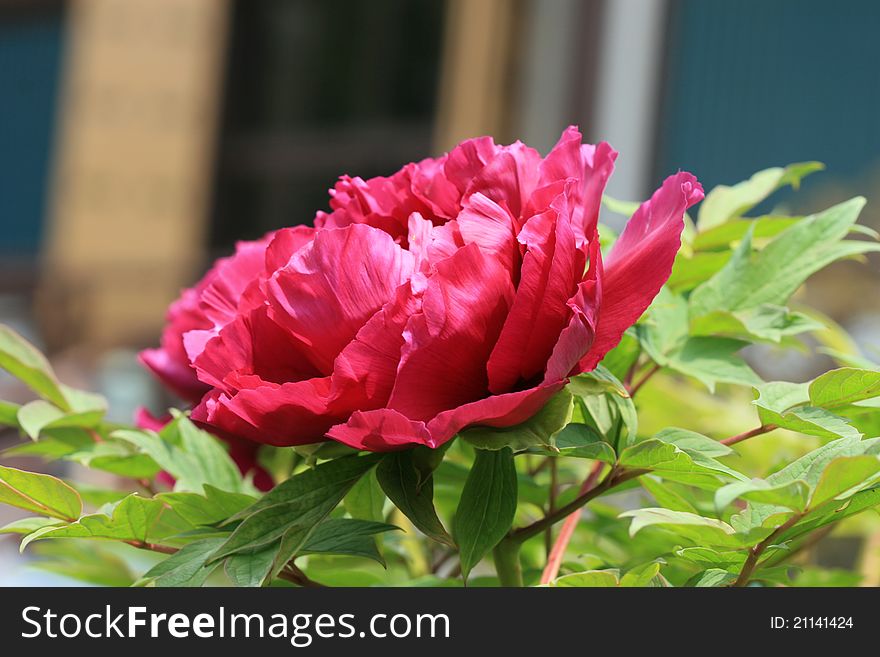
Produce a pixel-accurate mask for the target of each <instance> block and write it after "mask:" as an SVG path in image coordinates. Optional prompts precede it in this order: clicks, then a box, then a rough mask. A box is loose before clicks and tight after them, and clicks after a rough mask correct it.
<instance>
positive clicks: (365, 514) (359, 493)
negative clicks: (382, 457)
mask: <svg viewBox="0 0 880 657" xmlns="http://www.w3.org/2000/svg"><path fill="white" fill-rule="evenodd" d="M342 504H343V506H345V510H346V511H348V513H349V515H351V517H352V518H358V519H360V520H372V521H374V522H381V521H382V520H384V519H385V514H384V511H383V509H384V508H385V493H384V492H382V488H381V487H380V486H379V481H378V479H377V478H376V471H375V470H372V471H370V472H369V473H368V474H367V475H365V476H363V477H361V478H360V479H359V480H358V482H357V483H356V484H355V485H354V486H352V488H351V490H350V491H348V495H346V496H345V499H343V500H342Z"/></svg>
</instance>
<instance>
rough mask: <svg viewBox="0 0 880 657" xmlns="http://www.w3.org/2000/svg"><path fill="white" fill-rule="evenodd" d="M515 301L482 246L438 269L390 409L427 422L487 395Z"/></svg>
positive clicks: (413, 326) (410, 332)
mask: <svg viewBox="0 0 880 657" xmlns="http://www.w3.org/2000/svg"><path fill="white" fill-rule="evenodd" d="M512 298H513V284H512V283H511V280H510V276H509V274H508V272H507V271H506V270H505V269H504V267H503V265H502V264H501V263H499V262H498V261H497V260H495V259H493V258H491V257H489V256H487V255H486V254H484V253H483V252H482V251H481V250H480V248H479V247H478V246H477V245H476V244H469V245H468V246H465V247H463V248H462V249H460V250H458V251H457V252H456V253H455V255H453V256H452V257H450V258H447V259H446V260H443V261H441V262H440V263H438V264H437V267H436V272H435V273H434V274H433V275H432V276H431V277H430V278H429V279H428V284H427V289H426V290H425V293H424V296H423V298H422V311H421V312H420V313H418V314H416V315H413V316H412V317H411V318H410V319H409V321H408V322H407V325H406V329H405V330H404V333H403V335H404V340H405V341H406V344H405V345H404V347H403V350H402V356H401V359H400V366H399V368H398V373H397V381H396V383H395V385H394V391H393V392H392V394H391V399H390V401H389V403H388V407H389V408H393V409H395V410H398V411H400V412H401V413H403V414H404V415H406V416H407V417H409V418H411V419H414V420H427V419H429V418H432V417H434V416H435V415H437V414H438V413H441V412H442V411H444V410H447V409H450V408H455V407H457V406H460V405H462V404H465V403H467V402H470V401H473V400H474V399H479V398H480V397H482V396H485V395H486V393H487V392H488V381H487V375H486V360H487V359H488V357H489V353H490V352H491V349H492V345H493V344H494V343H495V340H496V339H497V337H498V333H499V332H500V330H501V326H502V324H503V322H504V318H505V317H506V316H507V312H508V309H509V307H510V303H511V300H512Z"/></svg>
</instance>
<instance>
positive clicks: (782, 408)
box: [752, 381, 862, 438]
mask: <svg viewBox="0 0 880 657" xmlns="http://www.w3.org/2000/svg"><path fill="white" fill-rule="evenodd" d="M755 390H756V391H757V392H758V398H757V399H756V400H755V401H754V402H752V403H753V404H755V406H757V407H758V417H759V418H760V420H761V424H763V425H765V426H767V425H771V424H773V425H776V426H777V427H780V428H782V429H789V430H790V431H797V432H800V433H805V434H807V435H810V436H820V437H823V438H839V437H849V438H861V435H862V434H861V432H859V431H858V430H857V429H856V428H855V427H853V426H852V425H850V424H849V422H847V420H846V419H845V418H842V417H840V416H838V415H835V414H833V413H831V412H830V411H827V410H825V409H824V408H817V407H815V406H807V405H805V404H806V403H807V402H809V389H808V387H807V384H803V383H788V382H786V381H773V382H770V383H765V384H763V385H760V386H756V388H755Z"/></svg>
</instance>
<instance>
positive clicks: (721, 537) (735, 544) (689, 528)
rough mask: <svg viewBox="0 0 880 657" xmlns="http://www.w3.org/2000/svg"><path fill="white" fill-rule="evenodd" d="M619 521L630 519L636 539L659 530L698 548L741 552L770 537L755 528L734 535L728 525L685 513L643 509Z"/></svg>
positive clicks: (624, 514)
mask: <svg viewBox="0 0 880 657" xmlns="http://www.w3.org/2000/svg"><path fill="white" fill-rule="evenodd" d="M620 517H621V518H632V524H630V527H629V535H630V536H635V535H636V534H638V533H639V532H640V531H641V530H642V529H645V528H646V527H661V528H663V529H666V530H669V531H671V532H673V533H674V534H675V536H676V537H677V538H679V539H684V540H686V541H690V542H691V543H693V544H695V545H698V546H710V547H712V546H718V547H729V548H740V547H744V546H747V545H751V544H752V543H754V542H756V540H760V538H763V537H765V536H767V535H769V534H770V531H771V530H769V529H760V528H756V529H755V530H752V531H751V532H749V533H737V531H736V530H735V529H734V528H733V527H732V526H731V525H729V524H727V523H726V522H724V521H722V520H716V519H715V518H706V517H704V516H700V515H696V514H694V513H686V512H684V511H671V510H669V509H660V508H644V509H636V510H634V511H625V512H624V513H622V514H620Z"/></svg>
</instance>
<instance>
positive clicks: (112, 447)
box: [37, 438, 162, 479]
mask: <svg viewBox="0 0 880 657" xmlns="http://www.w3.org/2000/svg"><path fill="white" fill-rule="evenodd" d="M45 442H46V439H45V438H44V439H42V440H41V441H40V442H39V443H37V444H42V443H45ZM63 458H65V459H67V460H69V461H76V462H77V463H81V464H82V465H85V466H87V467H89V468H92V469H95V470H103V471H105V472H112V473H113V474H117V475H120V476H122V477H131V478H132V479H152V478H153V477H155V476H156V475H157V474H158V473H159V472H160V471H161V470H162V468H160V467H159V464H158V463H156V461H154V460H153V459H152V458H151V457H150V456H148V455H147V454H142V453H137V452H136V451H135V450H134V448H133V447H132V446H131V445H130V444H129V443H127V442H125V441H122V440H116V439H113V438H111V439H110V440H104V441H102V442H100V443H96V442H94V441H92V442H91V443H90V444H88V445H87V446H85V447H83V448H81V449H79V450H76V451H73V452H70V453H68V454H64V455H63Z"/></svg>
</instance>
